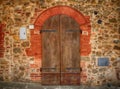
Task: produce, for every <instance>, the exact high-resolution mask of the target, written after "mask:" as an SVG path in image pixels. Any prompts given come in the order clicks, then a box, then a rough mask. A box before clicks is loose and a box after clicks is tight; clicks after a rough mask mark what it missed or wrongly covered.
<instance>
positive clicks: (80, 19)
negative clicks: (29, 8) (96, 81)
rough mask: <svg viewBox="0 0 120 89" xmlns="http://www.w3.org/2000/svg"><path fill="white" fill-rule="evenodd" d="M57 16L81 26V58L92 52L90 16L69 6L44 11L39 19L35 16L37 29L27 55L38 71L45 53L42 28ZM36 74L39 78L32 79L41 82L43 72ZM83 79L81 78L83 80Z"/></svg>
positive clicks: (32, 31) (33, 31) (32, 35)
mask: <svg viewBox="0 0 120 89" xmlns="http://www.w3.org/2000/svg"><path fill="white" fill-rule="evenodd" d="M57 15H66V16H68V17H69V18H72V19H74V21H75V22H76V23H77V24H79V29H81V30H82V34H81V35H80V56H89V54H90V52H91V44H90V35H91V25H90V20H89V19H90V18H89V16H84V15H83V14H82V13H80V12H79V11H77V10H75V9H74V8H71V7H69V6H55V7H51V8H48V9H47V10H45V11H43V12H42V13H40V14H39V16H37V17H36V15H35V16H34V17H36V20H35V22H34V26H35V28H34V30H31V36H30V43H31V45H30V48H28V49H26V53H27V55H28V56H32V57H34V61H35V63H34V64H32V65H36V66H31V68H34V67H36V69H37V70H38V69H39V68H41V67H42V61H43V58H42V53H43V51H42V34H41V33H40V32H42V27H43V25H44V23H45V22H46V21H47V20H48V19H49V18H51V17H53V16H57ZM46 30H49V29H46ZM54 30H55V29H52V31H53V32H50V33H55V32H54ZM68 30H69V29H68ZM70 30H71V29H70ZM72 30H73V29H72ZM72 30H71V32H72ZM43 33H45V32H44V31H43ZM83 33H85V34H83ZM86 33H87V34H86ZM62 42H63V41H62ZM81 63H82V62H81ZM81 65H82V64H81ZM83 67H84V66H82V68H83ZM53 69H54V68H53ZM68 69H69V68H68ZM35 74H37V75H39V76H32V77H31V79H34V78H36V77H37V79H38V80H40V81H41V72H40V71H39V72H37V73H35ZM84 74H85V73H84ZM82 78H83V77H81V79H82Z"/></svg>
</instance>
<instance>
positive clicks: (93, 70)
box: [0, 0, 120, 85]
mask: <svg viewBox="0 0 120 89" xmlns="http://www.w3.org/2000/svg"><path fill="white" fill-rule="evenodd" d="M58 5H65V6H70V7H72V8H74V9H77V10H78V11H80V12H81V13H82V14H83V15H85V16H89V17H90V22H91V36H90V42H89V43H90V44H91V53H90V54H89V55H87V56H82V55H81V67H84V68H83V71H82V73H81V76H82V78H81V83H82V84H89V85H102V84H106V83H115V84H118V83H120V77H119V76H120V69H119V66H120V0H12V1H11V0H0V80H1V81H18V82H19V81H24V82H40V78H41V75H40V70H39V69H40V67H41V59H40V56H41V53H38V54H34V55H28V53H27V52H29V51H28V49H29V48H30V47H31V46H32V44H31V35H34V36H35V34H33V31H34V29H29V25H30V24H34V22H35V20H36V19H37V17H38V16H39V15H40V14H41V13H42V12H43V11H45V10H46V9H48V8H50V7H53V6H58ZM21 27H25V28H26V29H27V39H26V40H21V39H20V37H19V30H20V28H21ZM36 40H40V38H38V37H37V38H36ZM34 49H36V48H34ZM35 55H38V56H37V57H35ZM104 58H107V59H108V60H109V65H108V66H98V59H104ZM116 74H117V75H119V76H117V75H116Z"/></svg>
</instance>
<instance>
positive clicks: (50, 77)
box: [41, 16, 60, 85]
mask: <svg viewBox="0 0 120 89" xmlns="http://www.w3.org/2000/svg"><path fill="white" fill-rule="evenodd" d="M58 29H59V16H54V17H51V18H50V19H48V20H47V21H46V22H45V23H44V26H43V28H42V31H41V34H42V69H41V70H42V84H50V85H52V84H60V51H59V42H58V41H59V30H58Z"/></svg>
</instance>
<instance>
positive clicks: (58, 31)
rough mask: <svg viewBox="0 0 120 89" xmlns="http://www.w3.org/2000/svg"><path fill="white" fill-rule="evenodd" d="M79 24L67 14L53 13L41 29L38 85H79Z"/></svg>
mask: <svg viewBox="0 0 120 89" xmlns="http://www.w3.org/2000/svg"><path fill="white" fill-rule="evenodd" d="M80 33H81V30H80V29H79V24H78V23H77V22H76V21H75V20H74V19H73V18H71V17H69V16H67V15H55V16H52V17H50V18H49V19H48V20H46V21H45V23H44V25H43V27H42V29H41V35H42V69H41V72H42V84H49V85H52V84H57V85H79V84H80Z"/></svg>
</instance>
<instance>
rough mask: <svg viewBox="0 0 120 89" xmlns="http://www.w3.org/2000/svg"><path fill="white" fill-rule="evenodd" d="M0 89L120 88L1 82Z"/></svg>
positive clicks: (113, 87) (114, 87)
mask: <svg viewBox="0 0 120 89" xmlns="http://www.w3.org/2000/svg"><path fill="white" fill-rule="evenodd" d="M0 89H120V86H118V85H117V86H113V85H103V86H94V87H93V86H85V85H80V86H42V85H40V84H37V83H17V82H16V83H15V82H12V83H9V82H0Z"/></svg>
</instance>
